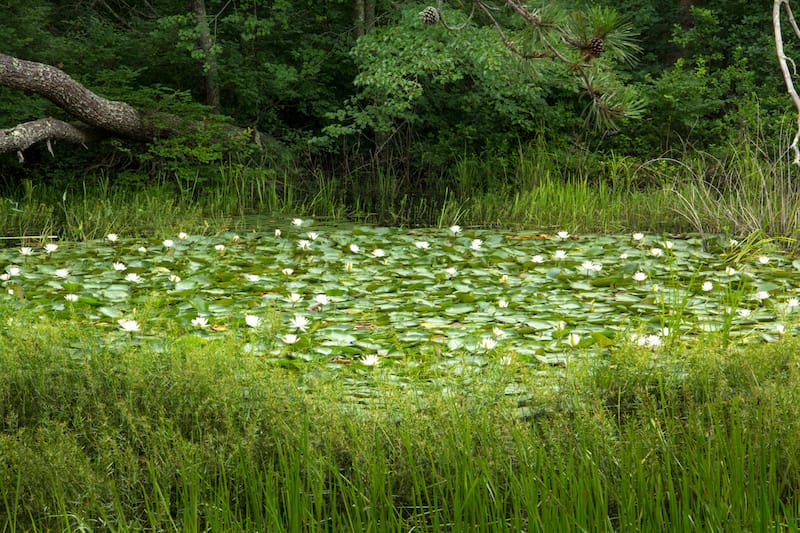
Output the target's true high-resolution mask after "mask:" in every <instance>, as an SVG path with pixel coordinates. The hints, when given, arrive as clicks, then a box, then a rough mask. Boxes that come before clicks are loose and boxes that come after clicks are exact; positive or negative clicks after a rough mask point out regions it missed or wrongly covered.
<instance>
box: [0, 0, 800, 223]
mask: <svg viewBox="0 0 800 533" xmlns="http://www.w3.org/2000/svg"><path fill="white" fill-rule="evenodd" d="M197 3H198V2H195V3H194V4H197ZM199 3H201V4H204V7H205V12H206V14H207V16H206V17H205V18H204V19H203V24H204V25H205V27H207V28H208V29H209V32H210V36H211V41H210V46H209V47H208V48H207V49H206V50H204V49H203V48H202V46H200V44H199V41H200V33H201V31H202V29H203V27H204V25H203V24H201V23H199V19H198V18H197V16H196V14H195V13H194V12H193V11H192V9H190V6H188V5H187V3H186V2H177V1H174V0H172V1H171V0H159V1H156V2H149V3H145V4H142V5H139V4H138V3H129V2H121V1H108V2H100V3H96V2H85V1H81V2H72V3H62V2H51V1H46V0H26V1H25V2H23V1H22V0H12V1H10V2H5V3H4V4H3V5H2V6H0V15H3V16H4V20H7V21H8V23H7V24H5V25H4V26H3V28H0V38H1V39H2V41H3V42H4V43H5V48H4V52H6V53H8V54H11V55H16V56H19V57H22V58H25V59H30V60H35V61H41V62H45V63H49V64H53V65H56V66H59V67H62V68H63V69H64V70H65V71H66V72H68V73H69V74H70V75H72V76H73V77H75V78H76V79H77V80H79V81H80V82H82V83H84V84H85V85H86V86H88V87H89V88H91V89H92V90H94V91H96V92H97V93H99V94H101V95H104V96H107V97H110V98H115V99H120V100H124V101H127V102H130V103H132V104H134V105H136V106H138V107H139V108H142V109H151V110H152V109H155V110H160V111H167V112H171V113H177V114H180V115H181V116H184V117H186V118H187V119H189V120H203V121H205V122H212V123H216V122H218V121H230V122H233V123H235V124H236V125H238V126H242V127H246V128H252V129H253V130H256V131H258V132H261V134H262V135H261V136H260V140H259V143H258V144H259V146H252V145H251V144H250V143H249V142H248V141H247V139H244V138H242V139H238V140H233V141H232V142H228V143H220V142H218V140H217V139H216V138H215V137H214V135H206V136H202V135H197V134H196V133H194V134H191V135H188V136H187V137H185V138H183V137H182V138H178V139H172V140H161V141H157V142H154V143H152V144H151V145H148V146H137V145H135V144H131V143H124V142H118V141H114V142H106V143H102V144H100V145H98V146H92V147H90V149H89V150H88V151H86V150H83V149H80V148H74V147H57V150H56V158H55V159H53V158H51V156H50V155H49V154H48V153H47V151H46V150H45V149H44V148H35V149H31V150H29V153H27V154H26V162H25V163H24V164H20V163H19V162H18V161H17V158H16V157H15V156H14V155H13V154H6V155H3V156H2V157H0V168H1V169H2V176H3V178H4V186H5V188H6V189H7V191H8V190H9V189H13V188H15V187H17V185H18V183H19V182H20V179H21V178H29V179H32V180H33V181H34V182H37V181H39V180H43V179H44V180H46V181H48V182H53V181H54V180H55V181H56V182H58V181H59V180H60V181H61V182H63V183H64V184H65V185H66V184H69V183H71V182H73V181H74V178H75V175H76V173H80V174H85V169H86V168H90V169H92V171H93V172H98V171H102V172H104V173H106V174H108V175H111V176H113V177H115V178H117V177H120V176H122V177H125V178H127V181H125V180H123V182H125V183H132V184H142V183H145V182H151V181H152V180H153V179H155V178H157V179H163V178H166V179H167V180H168V181H172V180H174V182H175V184H176V185H177V186H178V187H179V188H186V187H187V186H189V185H190V184H193V185H194V186H196V185H197V184H201V185H206V184H208V183H209V182H212V181H213V180H219V179H220V176H221V174H220V171H219V165H220V164H224V165H232V167H229V168H234V169H236V170H237V171H242V169H246V171H247V172H249V173H251V174H252V173H255V174H256V175H259V176H261V177H263V176H265V175H266V176H268V177H270V178H271V179H273V180H277V181H280V182H281V183H284V182H286V181H292V182H293V183H294V184H295V185H296V186H297V188H296V190H299V191H301V192H302V191H304V190H306V191H310V190H311V189H313V188H314V187H313V186H312V184H313V183H314V181H315V180H318V177H319V176H320V175H324V176H326V177H327V178H328V179H333V180H336V181H338V182H339V183H340V184H342V186H343V188H344V189H355V188H359V187H361V189H362V190H364V188H363V187H362V185H363V184H365V183H368V182H370V181H374V176H375V175H376V174H379V173H380V174H382V175H384V176H392V179H393V180H394V181H393V182H392V183H391V184H390V187H391V188H392V191H391V192H392V194H390V195H389V202H390V203H393V202H395V201H398V202H399V201H400V200H401V199H403V198H411V199H414V198H423V197H429V198H435V197H443V195H446V194H448V191H453V190H456V191H458V190H459V187H462V188H463V185H464V184H463V183H458V181H457V179H456V177H454V173H457V172H458V170H459V169H461V170H463V165H465V164H467V165H472V166H473V169H472V170H473V171H474V175H475V179H473V180H471V181H470V182H469V183H467V184H466V185H467V187H468V188H474V189H475V190H477V191H487V190H493V189H497V188H498V187H500V188H502V187H511V188H517V187H518V186H519V184H518V183H510V182H509V180H508V179H507V174H508V172H513V168H512V167H513V166H514V165H515V164H516V163H515V161H517V159H518V158H519V157H520V155H519V154H520V152H521V151H524V147H526V146H530V145H536V146H541V143H545V145H546V146H547V151H548V152H549V153H551V154H554V157H555V158H556V159H557V160H558V161H560V162H561V163H560V164H561V166H562V167H563V169H564V172H565V174H564V175H565V177H567V176H568V175H569V172H570V170H571V169H573V170H574V167H575V166H576V165H584V167H585V165H589V168H590V171H589V173H590V174H593V175H596V176H598V177H599V179H602V178H604V177H605V178H607V176H606V174H605V172H604V170H603V169H604V166H603V164H600V163H597V161H602V160H603V159H605V158H606V157H607V155H608V154H610V153H612V152H613V153H614V154H616V155H619V154H624V155H627V156H631V157H633V158H635V159H637V160H639V161H647V160H649V159H652V158H654V157H658V156H661V155H663V154H665V153H667V152H669V151H675V150H680V151H681V152H683V153H685V152H686V151H687V150H691V151H707V152H710V153H713V154H714V155H715V157H719V158H721V159H725V158H726V156H727V155H728V154H730V153H732V152H733V151H734V150H735V147H736V146H737V145H740V144H741V143H742V142H743V140H749V139H752V138H756V137H757V138H759V139H761V140H762V141H764V143H765V144H766V145H768V146H772V147H775V149H779V148H780V147H781V146H783V145H784V144H785V143H784V141H783V140H782V139H781V138H780V135H781V133H782V132H783V131H785V130H786V129H787V120H788V119H789V117H787V115H786V112H787V111H788V109H789V102H788V99H787V98H786V96H785V90H784V88H783V80H782V79H781V77H780V73H779V70H778V66H777V62H776V60H775V58H774V54H775V52H774V47H773V44H772V32H771V20H770V15H771V9H770V4H771V3H770V2H766V1H763V2H757V3H756V4H755V5H754V4H752V3H750V2H745V1H743V0H736V1H733V2H731V1H725V2H723V1H722V0H708V1H704V2H691V1H682V2H667V3H663V2H662V3H659V2H646V3H642V2H633V1H631V0H606V1H605V2H602V3H601V4H603V5H602V6H598V3H597V2H588V1H585V2H579V3H578V5H577V6H576V4H575V3H574V2H560V1H559V0H553V1H551V2H548V3H547V6H545V7H546V9H544V10H543V11H542V17H543V19H544V20H551V19H552V20H553V21H560V22H559V23H563V24H564V25H565V27H568V28H573V29H575V28H577V26H578V25H579V24H578V22H576V21H581V20H584V19H585V20H590V19H591V10H595V13H597V12H599V11H602V12H603V13H605V14H606V16H610V15H609V14H611V13H613V12H616V13H619V14H620V15H621V17H622V19H621V21H622V22H626V23H627V25H628V26H627V28H628V30H627V31H628V33H629V34H633V33H636V34H638V38H637V39H638V40H637V43H638V46H640V47H641V50H639V51H638V53H635V54H634V53H633V52H636V49H635V47H633V48H628V52H631V54H628V56H627V57H623V56H622V55H619V54H614V53H613V48H612V46H610V45H612V44H613V43H612V42H611V40H610V38H609V41H608V42H607V43H606V53H605V54H604V55H601V56H600V57H598V58H596V59H595V61H597V62H604V63H603V64H604V65H605V66H607V67H609V69H608V70H609V71H613V74H614V76H613V78H609V79H608V80H606V79H602V80H600V82H601V83H604V84H607V85H610V86H611V85H613V86H616V87H619V88H621V89H622V90H623V92H624V93H625V94H626V97H627V98H628V99H629V100H632V99H635V100H636V102H637V103H638V105H639V108H638V109H637V112H636V113H634V115H639V116H638V117H636V116H634V118H623V119H622V120H619V121H617V122H616V123H615V125H614V126H615V127H613V128H605V129H601V130H598V129H596V128H594V127H592V125H591V124H589V123H587V121H586V108H587V100H589V98H588V97H587V95H586V92H585V91H584V90H582V88H581V87H580V84H578V83H576V78H577V74H576V72H574V69H570V68H568V67H567V66H565V65H564V64H561V63H559V62H558V61H553V60H550V59H523V58H520V57H519V56H517V55H514V54H513V53H511V52H510V51H509V49H508V48H507V47H506V46H504V43H503V40H502V39H501V36H500V35H499V34H498V31H497V28H498V26H496V25H495V22H497V23H498V24H499V27H502V28H503V29H504V31H505V32H506V33H505V36H506V37H507V38H508V39H509V41H510V42H513V43H515V46H516V45H519V44H520V43H522V45H525V44H526V43H527V44H530V43H534V44H535V43H536V42H537V39H539V40H541V36H537V34H536V32H534V31H532V30H531V27H530V25H529V24H526V23H525V22H524V21H522V20H521V19H520V18H519V17H518V16H516V15H514V14H513V13H512V12H511V11H510V10H509V9H507V8H504V9H498V10H497V11H495V12H494V13H495V15H494V17H495V20H492V19H491V18H489V17H488V16H486V14H482V13H480V12H478V13H477V14H476V15H475V16H474V17H473V18H472V19H471V20H470V22H469V23H468V24H467V25H466V26H465V28H464V29H463V30H460V31H448V29H446V28H445V27H444V26H442V25H435V26H426V25H423V24H422V23H421V22H420V19H419V15H418V13H419V12H420V10H421V9H422V8H423V7H425V5H426V4H424V3H418V2H404V3H390V2H383V1H380V2H373V3H372V4H371V5H370V6H371V9H374V20H375V25H374V27H372V28H367V30H370V31H364V28H360V27H359V25H358V21H357V20H356V19H355V18H354V12H353V8H354V4H359V3H361V4H362V5H363V0H358V1H356V2H352V1H344V0H328V1H325V2H322V3H320V2H311V1H300V2H289V1H286V0H274V1H258V0H236V1H233V2H231V1H222V0H207V1H205V2H199ZM501 4H502V2H498V3H497V4H496V5H497V7H500V6H501ZM469 5H470V4H469V3H465V4H464V5H462V4H459V3H457V2H445V3H444V10H443V15H444V16H445V17H446V18H447V20H448V22H449V24H450V25H451V26H455V25H459V24H461V23H463V22H465V20H466V19H467V15H468V13H469V9H468V6H469ZM464 6H467V7H464ZM598 10H599V11H598ZM612 10H613V11H612ZM584 11H585V12H589V13H590V15H587V16H586V17H583V18H581V16H577V15H576V13H583V12H584ZM596 27H597V26H596V25H595V28H596ZM575 31H577V32H578V33H580V31H579V29H575ZM588 36H590V35H588ZM609 50H611V52H609ZM634 56H635V59H636V61H625V60H624V59H633V58H634ZM209 81H211V82H212V83H213V84H215V85H216V86H217V87H218V91H219V94H220V97H219V103H218V105H217V103H216V102H213V101H210V100H209V95H208V94H207V87H208V86H209V85H208V83H207V82H209ZM623 87H624V88H623ZM206 102H209V104H206ZM48 115H53V116H57V117H61V118H68V117H65V116H64V114H63V112H62V111H61V110H59V109H57V108H55V107H54V106H53V105H51V104H49V103H48V102H47V101H44V100H42V99H41V98H38V97H36V96H33V95H26V94H22V93H20V92H18V91H13V90H10V89H5V88H0V124H3V125H4V127H11V126H13V125H14V124H17V123H19V122H22V121H25V120H30V119H34V118H40V117H43V116H48ZM521 148H522V149H523V150H521ZM209 164H212V166H209ZM454 169H455V170H454ZM498 169H501V170H502V171H501V172H498V171H497V170H498ZM583 170H586V169H585V168H584V169H583ZM443 178H444V179H443ZM650 178H652V176H649V178H648V179H650ZM371 187H372V185H369V186H368V187H367V188H371ZM378 192H382V193H385V192H386V191H385V187H384V190H381V191H378ZM342 200H343V201H344V202H347V201H348V200H347V197H346V195H345V197H344V198H343V199H342ZM362 207H364V206H362ZM366 207H367V208H373V209H374V206H366Z"/></svg>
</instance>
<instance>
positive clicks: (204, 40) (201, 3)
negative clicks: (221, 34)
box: [191, 0, 219, 109]
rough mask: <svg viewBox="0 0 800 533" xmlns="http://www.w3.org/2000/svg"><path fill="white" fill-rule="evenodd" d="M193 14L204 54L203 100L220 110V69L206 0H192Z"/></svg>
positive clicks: (198, 42)
mask: <svg viewBox="0 0 800 533" xmlns="http://www.w3.org/2000/svg"><path fill="white" fill-rule="evenodd" d="M191 9H192V13H194V18H195V20H196V21H197V32H198V35H197V47H198V48H199V49H200V51H201V52H203V63H202V65H201V66H200V69H201V70H200V76H201V77H202V80H203V100H204V103H205V104H207V105H210V106H212V107H213V108H214V109H219V68H218V67H217V58H216V57H215V56H214V52H213V50H212V47H213V46H214V41H213V39H212V38H211V29H210V28H209V27H208V18H207V16H206V3H205V0H192V2H191Z"/></svg>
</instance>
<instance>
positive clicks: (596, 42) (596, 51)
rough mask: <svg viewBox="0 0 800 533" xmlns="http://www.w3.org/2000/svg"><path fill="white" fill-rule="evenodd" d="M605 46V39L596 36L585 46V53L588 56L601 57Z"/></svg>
mask: <svg viewBox="0 0 800 533" xmlns="http://www.w3.org/2000/svg"><path fill="white" fill-rule="evenodd" d="M603 50H605V48H604V47H603V40H602V39H601V38H599V37H594V38H593V39H592V40H591V41H589V44H588V45H586V48H584V50H583V51H584V53H585V54H586V56H588V58H594V57H600V55H601V54H602V53H603Z"/></svg>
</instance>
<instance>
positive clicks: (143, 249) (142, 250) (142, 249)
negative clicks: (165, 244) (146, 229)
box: [137, 246, 147, 254]
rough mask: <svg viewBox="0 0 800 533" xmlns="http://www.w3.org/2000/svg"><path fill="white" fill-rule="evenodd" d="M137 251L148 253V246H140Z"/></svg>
mask: <svg viewBox="0 0 800 533" xmlns="http://www.w3.org/2000/svg"><path fill="white" fill-rule="evenodd" d="M137 251H138V252H139V253H140V254H146V253H147V248H145V247H144V246H140V247H139V249H138V250H137Z"/></svg>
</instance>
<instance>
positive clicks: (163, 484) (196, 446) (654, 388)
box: [0, 312, 800, 532]
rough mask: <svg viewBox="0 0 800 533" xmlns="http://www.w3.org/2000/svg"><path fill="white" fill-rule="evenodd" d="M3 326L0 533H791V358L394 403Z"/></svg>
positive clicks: (690, 364)
mask: <svg viewBox="0 0 800 533" xmlns="http://www.w3.org/2000/svg"><path fill="white" fill-rule="evenodd" d="M1 318H2V321H3V324H4V329H3V331H2V334H0V368H3V372H2V374H0V421H2V430H0V530H2V531H10V532H14V531H51V530H60V531H141V530H157V531H256V530H260V531H267V530H268V531H411V530H416V531H523V530H525V531H617V530H634V531H682V530H698V531H699V530H724V531H765V530H780V531H796V530H797V527H798V519H800V492H798V491H800V438H798V437H800V416H798V415H800V412H799V411H800V401H798V400H800V386H798V385H800V383H798V381H800V377H799V374H800V357H798V355H797V354H798V353H800V343H798V341H796V340H788V341H785V342H781V343H777V344H774V345H769V346H765V347H761V348H752V347H750V348H748V349H747V350H741V351H738V350H729V351H725V350H723V349H722V348H720V347H719V345H718V344H716V343H715V342H713V339H703V340H702V342H700V343H698V345H697V346H692V347H687V346H681V347H675V348H674V350H672V351H664V352H661V353H660V354H659V355H658V357H654V356H653V352H651V351H650V350H647V351H639V350H641V349H639V348H636V347H632V346H630V347H629V346H620V347H618V348H616V349H614V350H613V351H612V352H611V353H610V355H609V356H608V357H606V358H605V359H603V360H601V361H594V362H592V363H587V364H583V365H576V366H575V367H574V368H573V369H572V371H571V372H570V373H569V374H568V375H565V374H562V373H560V371H559V370H558V369H554V370H552V372H553V373H554V379H555V380H556V382H557V383H558V388H557V389H555V390H554V389H553V388H552V386H547V387H546V386H544V385H543V384H542V382H541V370H544V368H542V367H537V366H535V365H534V366H529V365H525V364H519V365H517V366H510V367H506V366H499V367H497V368H493V367H487V368H486V369H485V374H484V375H483V376H482V377H481V379H480V380H474V381H471V382H469V383H468V384H467V383H460V384H459V383H458V379H459V378H458V377H457V376H454V377H453V380H454V381H451V384H452V385H453V386H451V387H447V388H440V387H437V386H434V385H432V384H426V382H419V383H414V384H412V385H411V387H410V388H409V386H408V385H400V384H399V383H400V382H399V381H397V380H395V379H392V378H391V371H390V370H388V367H386V368H381V369H372V370H370V372H369V373H366V374H365V373H363V372H357V371H351V370H348V369H347V368H345V369H340V370H339V371H336V372H332V371H331V370H330V369H328V368H327V367H326V366H325V365H324V364H320V365H318V366H313V365H312V366H310V367H309V368H308V369H307V370H306V371H301V372H298V371H289V370H282V369H280V368H275V367H267V366H265V364H264V362H263V361H262V360H260V359H259V358H257V357H254V356H249V355H245V354H244V353H245V350H244V347H243V342H244V341H241V340H237V339H236V338H234V337H230V338H228V339H226V340H220V341H202V340H200V339H192V338H182V339H180V340H175V341H169V340H165V343H164V347H163V349H161V350H159V351H154V350H152V349H149V348H145V347H144V345H140V344H137V343H135V342H134V341H131V342H130V343H127V344H123V345H121V346H119V347H117V348H110V347H108V346H106V345H105V344H103V343H102V342H100V341H98V339H96V338H94V337H92V336H90V335H88V334H87V333H86V330H85V328H80V327H79V326H78V325H77V324H69V323H49V322H47V321H46V320H43V319H41V318H40V317H34V316H26V315H25V313H24V312H22V313H15V316H14V317H11V316H10V313H4V314H3V316H2V317H1ZM359 381H360V382H365V383H366V384H368V385H369V386H370V387H371V390H372V391H373V394H372V395H370V396H368V397H365V396H364V395H359V394H355V395H354V394H353V393H352V390H351V389H349V388H348V385H346V384H345V382H350V383H353V382H359ZM548 381H550V382H551V383H550V384H552V379H551V380H548ZM510 382H514V383H516V384H517V386H523V387H526V388H528V389H529V390H530V391H531V395H530V397H529V398H528V399H526V405H525V407H526V408H525V409H524V410H520V409H519V406H518V405H517V400H512V399H511V397H507V396H506V394H505V388H506V387H507V386H508V384H509V383H510Z"/></svg>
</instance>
